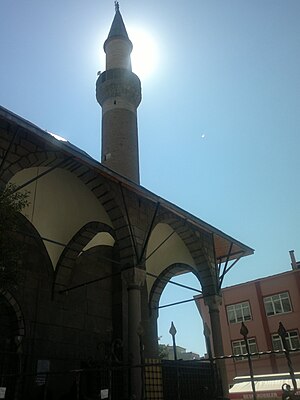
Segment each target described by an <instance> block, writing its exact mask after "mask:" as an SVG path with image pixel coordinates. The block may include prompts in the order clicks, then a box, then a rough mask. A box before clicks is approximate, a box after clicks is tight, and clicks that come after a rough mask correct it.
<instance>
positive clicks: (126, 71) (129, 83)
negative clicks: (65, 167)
mask: <svg viewBox="0 0 300 400" xmlns="http://www.w3.org/2000/svg"><path fill="white" fill-rule="evenodd" d="M104 51H105V54H106V71H104V72H103V73H102V74H101V75H100V76H99V78H98V80H97V84H96V97H97V101H98V103H99V104H100V105H101V107H102V150H101V162H102V163H103V164H104V165H106V166H107V167H109V168H111V169H112V170H114V171H116V172H118V173H119V174H121V175H123V176H125V177H127V178H129V179H130V180H132V181H134V182H136V183H139V182H140V177H139V155H138V130H137V107H138V106H139V104H140V102H141V82H140V80H139V78H138V77H137V75H135V74H134V73H133V72H132V70H131V59H130V54H131V51H132V43H131V41H130V39H129V37H128V34H127V31H126V27H125V24H124V21H123V18H122V15H121V13H120V9H119V2H118V1H115V16H114V19H113V22H112V24H111V28H110V31H109V34H108V37H107V39H106V41H105V42H104Z"/></svg>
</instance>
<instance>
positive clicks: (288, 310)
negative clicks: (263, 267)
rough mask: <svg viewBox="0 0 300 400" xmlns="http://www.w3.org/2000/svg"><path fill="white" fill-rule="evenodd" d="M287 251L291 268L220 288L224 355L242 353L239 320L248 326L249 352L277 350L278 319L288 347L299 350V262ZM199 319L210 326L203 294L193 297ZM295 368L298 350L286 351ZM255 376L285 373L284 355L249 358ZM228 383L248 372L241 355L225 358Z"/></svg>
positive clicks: (299, 361)
mask: <svg viewBox="0 0 300 400" xmlns="http://www.w3.org/2000/svg"><path fill="white" fill-rule="evenodd" d="M290 253H291V259H292V270H291V271H288V272H284V273H281V274H276V275H272V276H268V277H266V278H260V279H256V280H254V281H250V282H246V283H242V284H239V285H234V286H230V287H227V288H224V289H223V290H222V296H223V300H222V305H221V307H220V319H221V326H222V338H220V340H222V341H223V347H224V353H225V355H230V354H234V355H237V354H244V353H246V346H245V341H244V340H243V337H242V335H241V334H240V328H241V323H242V322H244V323H245V325H246V326H247V328H248V331H249V332H248V336H247V337H248V344H249V348H250V352H261V351H268V350H281V349H282V348H283V347H282V342H281V338H280V336H279V335H278V333H277V331H278V327H279V322H282V324H283V325H284V327H285V328H286V330H287V337H286V340H287V343H288V345H289V347H290V349H296V348H299V349H300V339H299V331H300V263H299V262H296V261H295V258H294V254H293V252H290ZM196 303H197V306H198V309H199V312H200V314H201V316H202V319H203V322H206V323H207V324H208V326H210V318H209V312H208V307H207V306H206V305H205V304H204V300H203V297H201V296H199V297H196ZM290 355H291V360H292V363H293V367H294V370H295V371H300V351H294V352H291V353H290ZM252 361H253V370H254V374H255V375H261V374H274V373H281V372H288V366H287V361H286V357H285V355H284V354H282V353H281V354H269V355H259V356H256V357H254V358H253V359H252ZM226 370H227V377H228V383H229V385H231V384H232V382H233V378H234V377H236V376H243V375H249V366H248V361H247V359H246V357H245V358H241V357H240V358H236V359H234V358H232V359H227V360H226Z"/></svg>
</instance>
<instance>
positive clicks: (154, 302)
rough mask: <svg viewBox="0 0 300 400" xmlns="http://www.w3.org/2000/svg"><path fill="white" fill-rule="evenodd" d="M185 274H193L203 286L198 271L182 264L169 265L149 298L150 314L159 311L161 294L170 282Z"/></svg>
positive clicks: (156, 281) (153, 287)
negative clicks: (152, 311) (175, 277)
mask: <svg viewBox="0 0 300 400" xmlns="http://www.w3.org/2000/svg"><path fill="white" fill-rule="evenodd" d="M183 272H185V273H186V272H192V273H193V274H194V275H195V276H196V277H197V279H198V280H199V283H200V284H201V281H200V276H199V273H198V271H197V270H196V269H195V268H194V267H192V266H190V265H187V264H182V263H175V264H172V265H169V266H168V267H167V268H166V269H164V271H162V273H161V274H160V275H159V276H158V277H157V278H156V280H155V282H154V284H153V286H152V288H151V292H150V296H149V306H150V312H151V310H157V309H158V306H159V300H160V297H161V294H162V292H163V290H164V288H165V287H166V285H167V283H168V281H169V280H170V279H171V278H173V277H174V276H176V275H179V274H181V273H183Z"/></svg>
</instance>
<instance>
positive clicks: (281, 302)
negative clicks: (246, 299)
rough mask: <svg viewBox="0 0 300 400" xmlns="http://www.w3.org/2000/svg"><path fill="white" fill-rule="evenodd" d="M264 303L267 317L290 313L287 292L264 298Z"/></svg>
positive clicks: (290, 308)
mask: <svg viewBox="0 0 300 400" xmlns="http://www.w3.org/2000/svg"><path fill="white" fill-rule="evenodd" d="M264 303H265V309H266V314H267V316H270V315H277V314H283V313H287V312H290V311H292V307H291V302H290V297H289V294H288V292H284V293H278V294H274V295H273V296H268V297H265V298H264Z"/></svg>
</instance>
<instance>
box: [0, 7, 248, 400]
mask: <svg viewBox="0 0 300 400" xmlns="http://www.w3.org/2000/svg"><path fill="white" fill-rule="evenodd" d="M132 46H133V45H132V43H131V41H130V39H129V37H128V35H127V31H126V28H125V25H124V22H123V19H122V16H121V13H120V10H119V6H118V3H116V10H115V16H114V19H113V22H112V25H111V29H110V31H109V34H108V37H107V39H106V41H105V43H104V51H105V53H106V70H105V71H104V72H102V73H101V74H100V75H99V76H98V79H97V84H96V97H97V101H98V102H99V104H100V106H101V108H102V155H101V163H100V162H98V161H96V160H94V159H92V158H91V157H90V156H89V155H88V154H86V153H85V152H84V151H82V150H81V149H79V148H77V147H75V146H73V145H72V144H71V143H69V142H68V141H65V140H62V138H60V137H58V136H54V135H52V134H50V133H48V132H46V131H44V130H42V129H40V128H39V127H37V126H35V125H33V124H32V123H30V122H29V121H26V120H25V119H23V118H21V117H20V116H18V115H16V114H14V113H13V112H11V111H9V110H7V109H4V108H2V107H0V182H1V188H2V189H3V188H4V187H6V185H8V184H9V183H10V182H12V183H14V184H15V185H17V190H19V191H24V190H26V191H27V192H28V193H29V205H28V206H27V207H26V208H25V209H24V210H23V212H22V214H20V215H19V224H18V229H17V230H16V231H14V232H10V233H8V234H9V235H11V240H14V241H16V243H17V244H18V245H19V246H21V247H22V257H21V260H20V262H19V266H20V268H22V271H23V274H24V279H23V281H22V283H21V284H20V285H19V286H18V287H17V288H13V289H11V290H7V291H5V290H1V292H0V308H1V314H0V319H1V327H2V328H1V332H0V351H1V354H3V357H2V358H1V361H0V373H1V374H2V375H3V377H2V381H1V382H2V383H1V384H0V386H2V387H5V388H6V397H5V398H8V399H16V398H18V399H19V398H31V399H35V398H38V395H39V390H40V387H41V386H45V385H46V384H47V385H48V386H47V387H48V389H49V392H50V390H51V392H52V394H53V398H59V397H58V394H60V393H64V392H68V391H70V390H71V388H72V385H73V384H74V382H73V380H72V379H73V378H74V374H73V375H71V374H70V375H68V374H64V375H63V374H60V373H59V372H61V371H76V370H79V369H81V368H85V367H86V366H91V365H92V366H93V365H99V364H101V363H102V362H104V361H105V360H107V349H108V348H109V349H111V346H112V344H113V346H114V349H113V353H114V356H115V358H116V359H118V361H119V362H120V363H123V364H124V365H125V364H126V365H133V366H135V365H136V366H138V365H140V364H141V351H140V347H141V340H142V341H143V346H144V357H145V358H149V359H156V358H157V355H158V354H157V353H158V343H157V338H158V334H157V318H158V305H159V299H160V296H161V293H162V291H163V290H164V287H165V285H166V284H167V282H168V281H169V280H170V279H171V278H172V277H173V276H175V275H178V274H182V273H186V272H192V273H193V274H194V275H195V276H196V277H197V278H198V280H199V282H200V284H201V288H202V289H201V290H202V294H203V297H204V299H205V302H206V304H207V305H208V307H209V312H210V319H211V327H212V336H211V337H212V345H213V351H214V354H215V355H216V356H218V355H222V354H223V347H222V341H221V340H220V337H221V327H220V318H219V305H220V302H221V295H220V286H221V281H222V278H223V275H224V273H226V271H227V270H228V268H229V266H230V265H232V264H233V263H236V262H237V261H238V260H239V259H240V258H241V257H244V256H247V255H250V254H252V253H253V250H252V249H251V248H249V247H248V246H246V245H244V244H242V243H241V242H239V241H238V240H236V239H234V238H232V237H230V236H228V235H227V234H225V233H223V232H221V231H220V230H218V229H217V228H215V227H213V226H211V225H209V224H208V223H206V222H204V221H202V220H201V219H199V218H198V217H196V216H194V215H192V214H190V213H189V212H187V211H185V210H183V209H181V208H179V207H177V206H176V205H174V204H172V203H170V202H168V201H167V200H165V199H163V198H161V197H160V196H159V195H156V194H154V193H152V192H150V191H149V190H147V189H146V188H144V187H142V186H141V185H140V179H139V176H140V171H139V151H138V123H137V108H138V106H139V104H140V102H141V83H140V80H139V78H138V76H137V75H136V74H134V73H133V72H132V69H131V61H130V54H131V51H132ZM219 368H220V371H221V377H222V379H223V387H225V388H226V374H225V373H224V365H223V364H222V363H221V362H220V365H219ZM48 373H49V375H47V374H48ZM9 374H11V375H12V376H13V374H24V376H26V380H21V381H18V382H17V383H16V381H13V383H11V382H12V380H11V379H13V378H10V376H9ZM51 374H52V375H51ZM141 390H142V389H141V374H140V370H139V368H133V369H131V373H130V374H129V378H128V380H127V381H126V379H125V380H124V382H123V387H122V389H121V392H122V393H124V398H129V396H131V397H130V398H136V399H141V398H142V395H141ZM224 390H225V392H226V389H224ZM20 393H22V394H24V396H25V397H24V396H23V397H22V394H20ZM26 396H27V397H26ZM29 396H30V397H29ZM55 396H56V397H55ZM126 396H127V397H126ZM43 398H44V397H43ZM45 398H46V397H45ZM49 398H50V397H49ZM74 398H75V397H74ZM119 398H120V397H119Z"/></svg>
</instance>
